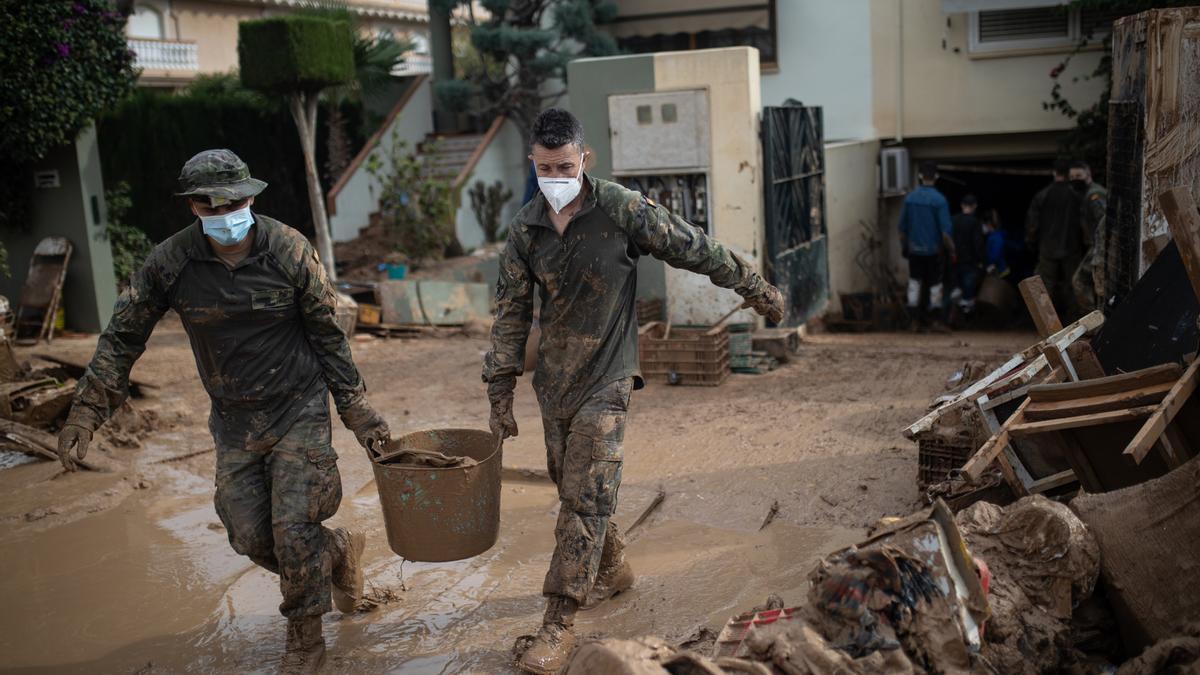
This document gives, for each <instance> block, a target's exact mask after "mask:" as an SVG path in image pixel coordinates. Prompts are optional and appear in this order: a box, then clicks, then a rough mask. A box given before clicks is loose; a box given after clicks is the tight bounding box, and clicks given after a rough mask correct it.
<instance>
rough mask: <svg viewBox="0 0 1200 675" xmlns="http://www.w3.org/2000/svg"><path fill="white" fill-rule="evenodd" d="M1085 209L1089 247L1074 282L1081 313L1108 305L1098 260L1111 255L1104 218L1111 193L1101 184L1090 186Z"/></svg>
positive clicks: (1082, 219) (1083, 218)
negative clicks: (1105, 299)
mask: <svg viewBox="0 0 1200 675" xmlns="http://www.w3.org/2000/svg"><path fill="white" fill-rule="evenodd" d="M1081 209H1082V210H1081V211H1080V214H1079V222H1080V225H1081V226H1082V227H1083V236H1084V243H1085V244H1086V245H1087V247H1088V248H1087V251H1085V252H1084V254H1083V260H1082V261H1081V262H1080V263H1079V268H1078V269H1077V270H1076V271H1075V275H1074V277H1072V280H1071V281H1072V286H1073V287H1074V290H1075V299H1076V301H1077V302H1078V303H1079V307H1080V310H1081V311H1085V312H1086V311H1090V310H1092V309H1094V308H1095V307H1096V305H1097V304H1102V303H1103V302H1104V264H1103V262H1101V263H1100V264H1097V261H1103V260H1104V259H1105V256H1106V255H1107V246H1106V243H1107V242H1106V241H1105V240H1106V239H1107V236H1106V233H1105V232H1104V222H1105V220H1104V216H1105V212H1106V211H1107V210H1108V190H1105V189H1104V186H1102V185H1100V184H1099V183H1092V184H1091V185H1089V186H1088V189H1087V193H1085V194H1084V195H1083V204H1082V207H1081Z"/></svg>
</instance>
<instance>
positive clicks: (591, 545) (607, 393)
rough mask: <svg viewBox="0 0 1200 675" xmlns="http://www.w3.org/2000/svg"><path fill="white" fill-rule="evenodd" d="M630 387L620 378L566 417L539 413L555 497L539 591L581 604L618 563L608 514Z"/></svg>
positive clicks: (617, 542) (617, 540)
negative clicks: (548, 557)
mask: <svg viewBox="0 0 1200 675" xmlns="http://www.w3.org/2000/svg"><path fill="white" fill-rule="evenodd" d="M632 391H633V379H632V378H625V379H622V380H617V381H615V382H612V383H610V384H608V385H606V386H605V387H604V388H603V389H601V390H600V391H598V392H596V393H595V394H593V395H592V396H590V397H589V398H588V399H587V400H586V401H584V403H583V406H582V407H580V409H579V411H578V412H576V413H575V415H573V416H572V417H569V418H566V419H561V418H556V417H551V416H549V415H547V414H546V413H545V411H543V413H542V424H543V425H544V426H545V428H546V464H547V467H548V469H549V471H550V478H551V479H552V480H553V481H554V483H555V485H557V486H558V499H559V511H558V523H557V524H556V525H555V527H554V541H555V545H554V557H553V558H552V559H551V560H550V571H549V572H547V573H546V581H545V583H544V584H543V585H542V594H543V595H560V596H565V597H568V598H573V599H574V600H575V601H576V602H579V603H580V604H583V603H584V602H585V601H586V599H587V594H588V591H590V590H591V588H592V584H593V583H595V581H596V575H597V574H598V573H599V572H600V571H601V570H602V569H606V566H614V565H616V564H619V563H620V560H621V559H620V555H621V549H623V548H624V544H623V542H622V541H621V537H620V532H619V530H618V528H617V526H616V525H614V524H613V523H612V522H611V517H612V514H613V512H615V511H616V510H617V491H618V489H619V488H620V487H621V464H622V457H623V455H622V452H621V443H622V441H624V439H625V416H626V413H627V411H628V410H629V395H630V393H631V392H632Z"/></svg>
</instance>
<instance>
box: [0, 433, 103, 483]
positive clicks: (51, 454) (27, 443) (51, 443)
mask: <svg viewBox="0 0 1200 675" xmlns="http://www.w3.org/2000/svg"><path fill="white" fill-rule="evenodd" d="M0 437H3V439H7V442H5V441H4V440H2V439H0V443H6V444H7V445H10V446H11V447H14V448H16V449H20V450H22V451H24V452H26V453H28V454H31V455H37V456H39V457H42V458H43V459H48V460H50V461H52V462H57V461H59V459H58V439H57V438H55V437H54V436H51V435H50V434H48V433H46V432H44V431H42V430H41V429H34V428H33V427H30V426H26V425H24V424H21V423H20V422H13V421H12V420H0ZM71 459H72V460H73V461H74V462H75V464H77V465H78V466H79V467H80V468H83V469H87V470H88V471H103V470H104V469H102V468H100V467H98V466H96V465H95V464H93V463H91V462H89V461H86V460H82V459H79V458H78V457H76V456H75V453H74V451H72V453H71Z"/></svg>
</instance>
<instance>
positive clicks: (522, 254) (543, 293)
mask: <svg viewBox="0 0 1200 675" xmlns="http://www.w3.org/2000/svg"><path fill="white" fill-rule="evenodd" d="M532 136H533V141H532V154H531V155H530V157H529V158H530V160H531V161H532V162H533V166H534V169H535V170H536V172H537V177H538V178H537V179H538V187H539V188H540V193H539V194H538V195H536V196H535V197H534V198H533V200H532V201H530V202H529V203H527V204H526V205H525V206H524V207H523V208H522V209H521V210H520V212H518V213H517V215H516V216H515V217H514V219H513V223H512V225H511V227H509V235H508V243H507V245H506V246H505V249H504V254H503V256H502V258H501V261H500V277H499V282H498V284H497V290H496V299H497V303H498V309H497V313H496V322H495V325H494V327H493V329H492V350H491V351H490V352H489V353H488V354H487V356H486V357H485V358H484V367H483V379H484V381H485V382H487V383H488V399H489V400H490V402H491V428H492V431H493V433H495V434H497V435H498V436H500V437H506V436H516V435H517V423H516V420H515V419H514V418H513V412H512V404H513V389H514V387H515V386H516V378H517V376H518V375H521V374H522V372H523V368H524V355H525V342H526V339H527V338H528V336H529V328H530V322H531V319H532V316H533V294H534V284H537V285H538V286H539V287H540V291H539V292H540V297H541V307H542V313H541V329H542V334H541V341H540V344H539V345H538V361H537V367H536V370H535V373H534V377H533V387H534V390H535V391H536V392H537V396H538V402H539V404H540V406H541V410H542V422H543V425H544V426H545V433H546V459H547V464H548V468H549V472H550V476H551V478H553V480H554V482H555V484H556V485H557V486H558V496H559V500H560V502H561V509H560V511H559V515H558V523H557V525H556V526H555V530H554V535H555V548H554V556H553V559H552V560H551V562H550V570H549V572H548V573H547V574H546V580H545V583H544V585H543V587H542V593H543V594H544V595H546V596H547V606H546V614H545V617H544V619H543V622H542V627H541V629H540V630H539V631H538V633H537V635H536V636H535V637H534V638H533V640H532V642H531V643H530V644H529V646H528V648H527V649H525V650H524V651H523V652H521V653H519V654H517V657H518V659H519V661H518V665H519V666H520V667H521V668H522V669H523V670H526V671H528V672H532V673H555V672H558V670H559V668H561V667H562V665H563V664H564V663H565V661H566V659H567V657H568V656H569V655H570V653H571V650H572V648H573V647H574V644H575V637H574V633H573V630H572V626H573V625H574V622H575V613H576V611H577V610H578V609H579V607H580V606H581V605H589V606H590V605H594V604H597V603H599V602H602V601H603V600H606V599H607V598H609V597H611V596H612V595H615V594H616V593H618V592H620V591H622V590H624V589H626V588H629V587H630V586H631V585H632V584H633V579H634V577H633V571H632V570H631V569H630V567H629V564H628V563H627V562H626V561H625V558H624V555H623V552H622V550H623V548H624V543H623V542H622V540H621V535H620V531H619V529H618V528H617V526H616V525H614V524H613V523H612V522H611V520H610V516H612V514H613V512H614V511H615V510H616V506H617V490H618V488H619V487H620V484H621V465H622V456H623V455H622V449H621V443H622V441H623V439H624V434H625V416H626V411H627V410H628V406H629V397H630V392H631V391H632V390H634V389H639V388H641V386H642V379H641V375H640V373H639V372H638V352H637V338H638V334H637V330H638V327H637V313H636V311H635V305H634V300H635V297H634V296H635V292H636V289H637V262H638V258H639V257H640V256H642V255H645V254H650V255H653V256H655V257H656V258H659V259H661V260H663V261H665V262H667V263H668V264H670V265H671V266H673V267H678V268H682V269H686V270H691V271H693V272H697V273H699V274H704V275H707V276H708V277H709V278H710V279H712V282H713V283H714V284H716V285H717V286H720V287H722V288H732V289H733V290H735V291H736V292H737V293H738V294H739V295H741V296H742V297H743V298H745V300H746V302H747V303H748V305H749V306H751V307H753V308H754V309H755V310H756V311H758V312H759V313H760V314H763V315H765V316H768V317H769V318H770V319H771V320H772V321H775V322H779V321H781V320H782V319H783V312H784V304H783V295H782V294H781V293H780V292H779V290H778V289H776V288H775V287H774V286H771V285H770V284H768V283H767V282H766V281H764V280H763V279H762V277H760V276H759V275H758V274H757V273H755V272H754V270H753V269H751V267H750V265H749V263H747V262H746V261H744V260H742V259H741V258H739V257H738V256H736V255H734V254H733V253H731V252H730V251H729V250H728V249H726V248H725V247H724V246H722V245H721V244H720V243H718V242H716V241H715V240H713V239H712V238H710V237H708V236H706V235H705V234H704V232H703V231H702V230H700V229H699V228H696V227H695V226H693V225H690V224H688V223H687V222H685V221H684V220H683V219H681V218H679V217H678V216H675V215H673V214H671V213H670V212H669V211H667V209H665V208H663V207H662V206H659V205H658V204H655V203H654V202H653V201H651V200H649V199H647V198H646V197H644V196H642V195H641V194H640V193H638V192H634V191H632V190H627V189H625V188H624V187H622V186H620V185H618V184H616V183H612V182H609V181H605V180H600V179H597V178H592V177H591V176H588V175H587V174H586V173H584V171H583V167H584V164H585V162H586V160H587V154H588V153H587V151H586V150H585V149H584V144H583V127H582V126H581V125H580V123H579V120H577V119H576V118H575V116H574V115H572V114H571V113H569V112H567V111H565V110H560V109H556V108H551V109H548V110H545V111H543V112H542V114H541V115H539V116H538V118H537V121H536V123H535V124H534V127H533V133H532ZM518 644H521V643H520V642H519V643H518Z"/></svg>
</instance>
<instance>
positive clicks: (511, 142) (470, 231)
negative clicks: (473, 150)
mask: <svg viewBox="0 0 1200 675" xmlns="http://www.w3.org/2000/svg"><path fill="white" fill-rule="evenodd" d="M527 154H529V153H528V151H527V150H526V148H525V141H524V140H523V139H522V138H521V131H520V129H518V128H517V125H516V124H514V123H513V122H511V121H507V120H506V121H505V122H504V124H503V126H501V127H500V131H499V132H498V133H497V134H496V136H495V138H493V139H492V142H491V143H490V144H488V146H487V147H486V148H484V150H483V154H482V155H480V157H479V162H478V163H477V164H476V165H475V168H474V170H472V171H471V173H470V174H469V175H468V176H467V179H466V180H465V181H463V185H462V190H461V192H460V194H459V198H460V200H459V206H458V210H457V212H456V215H455V222H454V229H455V232H456V233H457V234H458V241H459V242H460V243H461V244H462V245H463V248H467V249H471V248H476V247H478V246H482V245H483V244H485V243H486V242H485V241H484V240H483V227H482V226H481V225H480V224H479V219H478V218H476V217H475V211H474V210H472V209H471V197H470V196H469V195H468V194H467V191H468V190H470V189H471V186H473V185H475V182H476V181H483V182H484V184H485V185H491V184H492V183H495V182H496V181H500V182H502V183H504V185H505V187H507V188H508V189H509V190H510V191H512V194H513V196H512V197H511V198H510V199H509V200H508V202H507V203H505V205H504V209H503V210H502V211H501V212H500V224H501V227H504V226H505V225H507V224H508V222H509V221H511V220H512V218H513V216H515V215H516V214H517V211H518V210H519V209H520V208H521V197H523V196H524V195H525V176H526V174H527V173H528V172H529V164H528V160H526V159H525V156H526V155H527Z"/></svg>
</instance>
